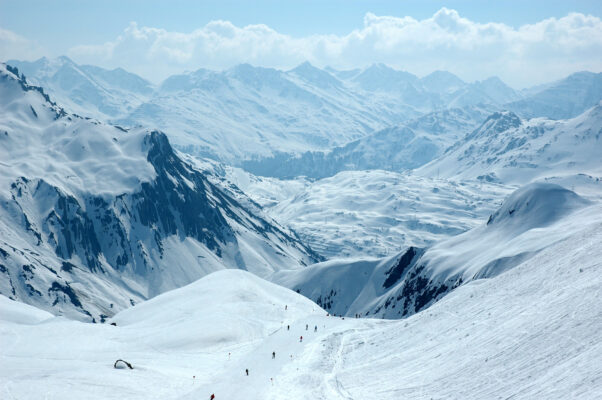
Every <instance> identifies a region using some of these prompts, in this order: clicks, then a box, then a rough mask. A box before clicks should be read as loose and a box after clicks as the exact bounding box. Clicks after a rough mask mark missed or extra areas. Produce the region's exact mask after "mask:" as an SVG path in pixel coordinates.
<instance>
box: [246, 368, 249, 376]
mask: <svg viewBox="0 0 602 400" xmlns="http://www.w3.org/2000/svg"><path fill="white" fill-rule="evenodd" d="M245 372H246V373H247V376H249V369H248V368H247V369H245Z"/></svg>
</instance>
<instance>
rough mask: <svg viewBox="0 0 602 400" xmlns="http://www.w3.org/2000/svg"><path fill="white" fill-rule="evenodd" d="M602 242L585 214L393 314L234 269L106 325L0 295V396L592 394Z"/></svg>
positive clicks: (601, 387)
mask: <svg viewBox="0 0 602 400" xmlns="http://www.w3.org/2000/svg"><path fill="white" fill-rule="evenodd" d="M601 241H602V224H600V223H598V224H592V225H589V226H588V227H586V228H584V229H582V230H581V231H578V232H576V233H575V234H573V235H571V236H570V237H569V238H567V239H565V240H562V241H560V242H558V243H555V244H554V245H553V246H550V247H548V248H547V249H545V250H544V251H542V252H540V253H539V254H537V255H536V256H534V257H533V258H531V259H530V260H528V261H526V262H524V263H521V264H520V265H518V266H517V267H515V268H514V269H512V270H510V271H507V272H505V273H503V274H500V275H498V276H496V277H494V278H491V279H486V280H477V281H473V282H470V283H468V284H467V285H465V286H462V287H460V288H458V289H456V290H455V291H453V292H452V293H451V294H449V295H448V296H446V297H445V298H444V299H443V300H441V301H440V302H438V303H436V304H435V305H433V306H432V307H430V308H428V309H426V310H424V311H422V312H420V313H418V314H415V315H413V316H412V317H410V318H408V319H405V320H400V321H386V320H375V319H349V318H346V319H344V320H343V319H341V318H337V317H326V316H325V312H324V311H323V310H321V309H319V308H318V307H317V306H316V305H315V304H313V303H311V302H310V301H309V300H307V299H305V298H303V297H301V296H299V295H297V294H296V293H294V292H292V291H288V290H287V289H284V288H281V287H278V286H275V285H273V284H271V283H268V282H265V281H263V280H261V279H259V278H257V277H255V276H253V275H251V274H249V273H246V272H244V271H235V270H228V271H219V272H216V273H214V274H211V275H208V276H207V277H205V278H202V279H201V280H199V281H197V282H195V283H193V284H191V285H189V286H187V287H184V288H180V289H177V290H174V291H172V292H169V293H166V294H163V295H160V296H158V297H156V298H154V299H152V300H150V301H148V302H146V303H141V304H139V305H137V306H135V307H133V308H131V309H128V310H125V311H123V312H121V313H120V314H118V315H116V316H115V318H114V319H113V321H115V322H116V323H117V326H116V327H114V326H110V325H98V324H86V323H81V322H77V321H69V320H66V319H64V318H60V317H59V318H57V317H50V316H49V315H46V314H40V311H38V310H36V309H34V308H32V307H30V306H26V305H23V304H20V303H16V302H13V301H11V300H8V299H6V298H1V301H0V310H1V311H2V313H1V314H0V318H1V319H2V324H0V343H2V346H0V381H1V382H2V385H1V386H0V397H2V398H3V399H22V398H47V399H58V398H61V399H64V398H87V399H106V398H128V399H199V398H200V399H203V398H209V396H210V395H211V394H212V393H214V394H215V396H216V399H242V398H244V399H308V398H312V399H367V398H378V399H383V400H385V399H399V398H404V399H430V398H433V399H443V398H463V399H483V398H513V399H533V398H545V399H567V398H579V399H596V398H599V397H600V396H601V395H602V364H600V362H599V360H600V359H601V358H602V339H601V338H600V335H599V332H600V329H602V310H601V307H600V302H599V298H600V290H601V287H602V285H601V284H602V262H601V261H600V260H602V247H601V246H600V245H599V244H600V242H601ZM284 305H287V306H288V310H285V309H284ZM7 311H8V312H7ZM15 314H20V315H21V316H20V317H18V318H16V317H14V316H13V315H15ZM7 315H8V317H7ZM45 317H48V319H45ZM40 321H41V322H40ZM305 324H308V325H309V326H310V330H308V331H305ZM286 325H290V327H291V328H290V331H288V330H286V328H285V326H286ZM314 325H317V326H318V332H315V333H314V332H313V331H312V330H311V327H312V326H314ZM301 335H303V342H302V343H300V342H299V336H301ZM272 351H275V352H276V359H274V360H273V359H272V358H271V353H272ZM228 353H231V355H230V357H228ZM291 355H292V357H291ZM117 358H123V359H125V360H127V361H129V362H131V363H132V364H133V365H134V369H133V370H128V369H114V368H113V365H112V364H113V362H114V361H115V360H116V359H117ZM246 368H248V369H249V376H248V377H247V376H245V374H244V369H246ZM193 376H194V378H193ZM270 378H273V381H272V380H271V379H270Z"/></svg>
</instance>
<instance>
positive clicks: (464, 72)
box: [0, 8, 602, 87]
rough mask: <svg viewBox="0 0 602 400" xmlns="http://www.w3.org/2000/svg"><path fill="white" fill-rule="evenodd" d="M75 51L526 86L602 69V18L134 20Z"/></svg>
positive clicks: (170, 63)
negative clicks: (307, 30)
mask: <svg viewBox="0 0 602 400" xmlns="http://www.w3.org/2000/svg"><path fill="white" fill-rule="evenodd" d="M1 32H5V31H1ZM1 37H2V36H1V33H0V46H2V44H1V43H3V42H4V41H3V40H2V39H1ZM0 49H2V48H1V47H0ZM68 55H70V56H71V57H73V58H74V59H75V60H76V61H78V62H82V63H91V64H98V65H104V66H107V67H117V66H121V67H124V68H126V69H129V70H131V71H133V72H137V73H139V74H141V75H143V76H145V77H149V78H151V79H153V80H159V79H162V78H165V77H166V76H167V75H169V74H173V73H178V72H181V71H182V70H185V69H187V70H194V69H198V68H201V67H204V68H213V69H223V68H228V67H231V66H233V65H235V64H239V63H244V62H247V63H251V64H254V65H259V66H268V67H275V68H290V67H293V66H295V65H297V64H299V63H301V62H303V61H305V60H308V61H310V62H311V63H313V64H315V65H317V66H326V65H331V66H333V67H335V68H355V67H363V66H366V65H369V64H371V63H375V62H382V63H386V64H388V65H391V66H393V67H396V68H399V69H403V70H407V71H409V72H412V73H415V74H417V75H419V76H421V75H426V74H428V73H430V72H432V71H433V70H436V69H445V70H449V71H451V72H454V73H456V74H458V75H459V76H460V77H462V78H464V79H466V80H476V79H484V78H486V77H488V76H491V75H498V76H500V77H501V78H502V79H503V80H505V81H507V82H508V83H510V84H511V85H514V86H518V87H522V86H528V85H531V84H537V83H541V82H544V81H549V80H552V79H556V78H560V77H563V76H566V75H568V74H569V73H571V72H575V71H578V70H584V69H585V70H592V71H601V70H602V56H601V55H602V21H601V20H600V18H597V17H593V16H588V15H583V14H578V13H571V14H569V15H567V16H565V17H563V18H559V19H556V18H550V19H546V20H543V21H540V22H537V23H534V24H529V25H524V26H521V27H519V28H513V27H511V26H508V25H505V24H501V23H477V22H474V21H471V20H469V19H467V18H463V17H462V16H460V15H459V14H458V12H456V11H455V10H449V9H446V8H442V9H441V10H439V11H438V12H437V13H435V14H434V15H433V16H432V17H431V18H427V19H423V20H417V19H414V18H412V17H392V16H377V15H374V14H372V13H368V14H366V16H365V17H364V21H363V26H362V27H361V28H358V29H356V30H353V31H352V32H350V33H348V34H346V35H311V36H305V37H292V36H289V35H285V34H282V33H279V32H277V31H275V30H273V29H271V28H270V27H268V26H266V25H248V26H245V27H238V26H235V25H234V24H232V23H231V22H228V21H222V20H219V21H212V22H210V23H208V24H207V25H205V26H203V27H201V28H199V29H196V30H194V31H192V32H188V33H183V32H172V31H167V30H164V29H159V28H152V27H139V26H138V25H137V24H136V23H131V24H130V26H128V27H127V28H126V29H125V30H124V32H123V33H122V34H121V35H120V36H118V37H117V38H115V39H114V40H112V41H110V42H107V43H103V44H97V45H94V44H93V45H80V46H76V47H73V48H71V49H70V50H69V52H68Z"/></svg>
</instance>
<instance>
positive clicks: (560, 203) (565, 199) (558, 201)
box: [487, 182, 589, 230]
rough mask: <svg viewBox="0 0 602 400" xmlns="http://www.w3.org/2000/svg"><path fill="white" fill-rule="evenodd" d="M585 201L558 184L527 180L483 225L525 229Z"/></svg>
mask: <svg viewBox="0 0 602 400" xmlns="http://www.w3.org/2000/svg"><path fill="white" fill-rule="evenodd" d="M588 204H589V201H588V200H586V199H584V198H582V197H580V196H579V195H578V194H576V193H575V192H573V191H571V190H568V189H565V188H563V187H562V186H559V185H555V184H551V183H538V182H536V183H531V184H528V185H525V186H523V187H522V188H520V189H518V190H517V191H515V192H514V193H512V194H511V195H510V197H508V198H507V199H506V201H504V203H503V204H502V206H501V207H500V208H499V209H498V210H497V211H496V212H495V213H494V214H493V215H491V217H490V218H489V220H488V221H487V225H500V224H511V225H514V224H520V226H521V229H525V230H526V229H533V228H538V227H544V226H547V225H550V224H552V223H553V222H555V221H557V220H559V219H560V218H561V217H563V216H564V215H566V214H568V213H570V212H572V211H574V210H577V209H579V208H582V207H584V206H586V205H588Z"/></svg>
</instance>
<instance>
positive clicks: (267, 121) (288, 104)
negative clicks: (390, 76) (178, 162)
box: [118, 64, 419, 162]
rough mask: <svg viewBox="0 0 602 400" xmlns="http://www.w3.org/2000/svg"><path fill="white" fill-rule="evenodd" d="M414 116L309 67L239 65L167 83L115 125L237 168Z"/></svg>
mask: <svg viewBox="0 0 602 400" xmlns="http://www.w3.org/2000/svg"><path fill="white" fill-rule="evenodd" d="M416 115H419V113H418V112H417V111H416V110H414V109H413V108H412V107H411V106H408V105H406V104H404V103H400V102H395V101H393V100H392V99H390V98H389V96H370V95H369V94H367V93H364V92H361V91H357V90H355V89H354V88H351V87H348V86H345V85H343V83H341V82H340V81H338V80H337V79H336V78H335V77H334V76H332V75H330V74H329V73H327V72H325V71H323V70H319V69H317V68H315V67H313V66H311V65H309V64H303V65H301V66H299V67H297V68H295V69H293V70H291V71H287V72H285V71H279V70H276V69H272V68H260V67H253V66H251V65H248V64H242V65H238V66H236V67H233V68H231V69H228V70H226V71H221V72H216V71H209V70H204V69H201V70H198V71H195V72H191V73H186V74H182V75H175V76H172V77H170V78H168V79H166V80H165V81H164V82H163V83H162V84H161V86H160V87H159V88H158V90H157V92H156V93H155V95H154V96H153V98H152V99H150V100H149V101H148V102H145V103H144V104H142V105H140V106H139V107H138V108H137V109H136V110H134V111H132V112H131V113H130V115H129V116H127V117H126V118H123V119H120V120H118V122H119V123H121V124H128V125H136V124H143V125H147V126H148V125H150V126H157V127H159V128H160V129H162V130H164V131H165V132H166V133H167V134H168V135H169V136H170V139H171V140H172V141H173V142H174V144H175V145H177V146H178V147H179V148H181V149H183V150H185V151H187V152H189V153H192V154H197V155H198V154H200V155H207V156H211V157H212V158H217V159H221V160H223V161H227V162H239V161H240V160H242V159H246V158H251V157H253V156H270V155H271V154H272V153H273V152H276V151H281V152H294V153H297V152H302V151H306V150H316V149H325V148H329V147H332V146H336V145H338V144H341V143H344V142H347V141H350V140H353V139H356V138H359V137H361V136H362V135H365V134H367V133H369V132H372V131H373V130H375V129H381V128H384V127H385V126H387V125H390V124H394V123H399V122H401V121H404V120H405V119H407V118H409V117H413V116H416Z"/></svg>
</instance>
